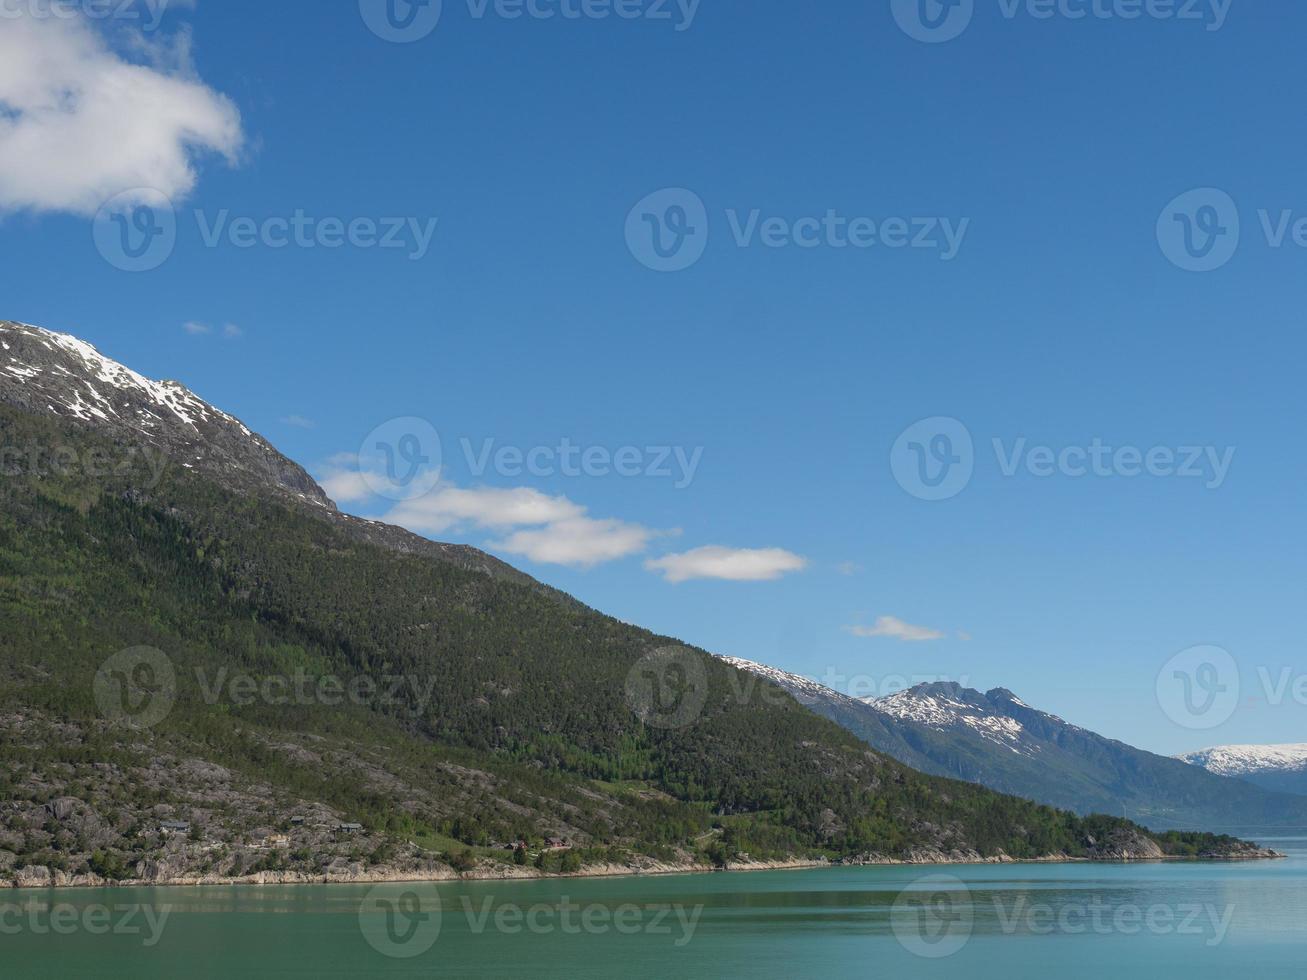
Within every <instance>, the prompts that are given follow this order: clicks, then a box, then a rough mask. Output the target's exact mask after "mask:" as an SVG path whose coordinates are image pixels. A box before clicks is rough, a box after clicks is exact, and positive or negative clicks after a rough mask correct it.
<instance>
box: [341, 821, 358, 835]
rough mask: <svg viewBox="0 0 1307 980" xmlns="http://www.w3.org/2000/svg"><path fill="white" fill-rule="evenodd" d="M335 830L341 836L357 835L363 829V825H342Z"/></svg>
mask: <svg viewBox="0 0 1307 980" xmlns="http://www.w3.org/2000/svg"><path fill="white" fill-rule="evenodd" d="M336 829H337V830H338V831H340V832H341V833H342V834H357V833H358V832H359V831H360V830H362V829H363V825H362V824H361V823H342V824H339V825H337V827H336Z"/></svg>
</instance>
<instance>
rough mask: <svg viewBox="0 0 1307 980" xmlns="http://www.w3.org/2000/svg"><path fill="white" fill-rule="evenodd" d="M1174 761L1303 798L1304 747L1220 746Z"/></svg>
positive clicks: (1306, 778) (1306, 786)
mask: <svg viewBox="0 0 1307 980" xmlns="http://www.w3.org/2000/svg"><path fill="white" fill-rule="evenodd" d="M1178 758H1179V759H1180V760H1181V761H1183V762H1187V763H1189V764H1190V765H1193V766H1201V767H1202V768H1204V769H1206V770H1207V771H1208V772H1213V773H1216V774H1217V775H1218V776H1230V777H1232V778H1234V779H1242V780H1245V781H1247V782H1250V783H1255V784H1256V785H1258V786H1261V787H1262V788H1263V789H1269V790H1272V791H1274V792H1278V793H1296V794H1298V795H1300V796H1307V745H1221V746H1217V747H1216V748H1212V749H1203V751H1201V752H1191V753H1189V754H1188V755H1182V756H1178Z"/></svg>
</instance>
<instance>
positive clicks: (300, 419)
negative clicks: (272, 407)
mask: <svg viewBox="0 0 1307 980" xmlns="http://www.w3.org/2000/svg"><path fill="white" fill-rule="evenodd" d="M281 424H282V425H289V426H291V427H292V428H295V429H312V428H314V427H315V426H316V425H317V424H318V423H316V422H314V421H313V419H306V418H305V417H304V416H303V415H287V416H285V417H284V418H282V420H281Z"/></svg>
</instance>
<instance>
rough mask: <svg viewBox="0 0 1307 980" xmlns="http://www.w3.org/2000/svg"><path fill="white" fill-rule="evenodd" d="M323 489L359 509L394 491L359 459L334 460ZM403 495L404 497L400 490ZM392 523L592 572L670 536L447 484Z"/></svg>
mask: <svg viewBox="0 0 1307 980" xmlns="http://www.w3.org/2000/svg"><path fill="white" fill-rule="evenodd" d="M318 482H319V483H321V485H322V488H323V490H325V491H326V493H327V495H328V496H329V497H331V498H332V499H333V500H335V501H337V502H338V503H343V504H359V503H363V502H365V501H368V500H372V499H375V498H376V497H377V496H379V495H380V494H379V493H378V491H379V490H385V489H387V480H386V477H385V476H384V475H383V474H382V473H380V472H372V471H370V470H369V471H367V472H364V471H362V470H360V469H359V461H358V457H356V456H353V455H351V454H348V453H345V454H341V455H338V456H334V457H332V458H331V459H330V460H328V461H327V463H326V465H325V467H324V468H323V470H322V471H321V472H320V474H319V480H318ZM395 491H396V493H395V495H396V496H400V495H401V493H402V491H401V490H400V488H395ZM382 520H384V521H386V522H387V523H388V524H396V525H398V526H400V527H404V528H408V530H410V531H412V532H414V533H415V534H423V535H434V534H447V533H465V532H470V531H486V532H490V533H492V534H497V535H498V537H497V538H496V539H494V540H491V541H488V542H487V543H486V545H485V546H486V547H488V548H491V549H493V550H496V551H501V552H504V553H505V554H510V555H521V556H522V557H524V558H529V559H530V560H531V561H534V562H537V563H540V564H547V565H568V566H572V567H576V568H590V567H593V566H595V565H599V564H602V563H604V562H610V561H616V560H618V559H620V558H626V557H628V556H630V555H635V554H639V553H641V552H643V551H644V550H646V548H648V546H649V542H650V541H651V540H653V539H654V538H655V537H657V536H659V535H660V534H663V533H665V532H661V531H657V530H654V529H652V528H648V527H644V526H642V525H640V524H633V523H630V522H628V521H622V520H618V519H616V518H596V517H591V516H590V515H589V513H588V512H587V510H586V508H585V507H583V506H582V505H581V504H578V503H576V502H575V501H572V500H569V499H568V498H567V497H562V496H550V495H549V494H546V493H542V492H541V491H539V490H536V489H534V488H532V487H459V486H455V485H454V484H451V483H449V482H447V481H446V482H442V483H440V484H439V485H438V486H437V487H436V488H435V489H434V490H431V491H430V492H428V493H425V494H422V495H420V496H416V497H413V498H412V499H408V500H399V501H398V502H396V503H394V504H393V505H392V506H391V508H390V510H389V511H387V512H386V513H385V514H384V515H382Z"/></svg>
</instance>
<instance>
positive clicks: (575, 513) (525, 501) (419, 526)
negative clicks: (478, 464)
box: [386, 485, 585, 534]
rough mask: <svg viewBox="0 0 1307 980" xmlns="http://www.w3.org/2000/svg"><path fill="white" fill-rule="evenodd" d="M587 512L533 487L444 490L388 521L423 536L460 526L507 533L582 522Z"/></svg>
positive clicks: (400, 508) (401, 508)
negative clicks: (504, 530)
mask: <svg viewBox="0 0 1307 980" xmlns="http://www.w3.org/2000/svg"><path fill="white" fill-rule="evenodd" d="M584 514H585V508H584V507H581V506H580V505H579V504H574V503H572V501H570V500H568V499H567V498H566V497H550V496H548V495H547V494H543V493H541V492H540V491H539V490H533V489H531V488H530V487H516V488H514V489H511V490H504V489H499V488H496V487H477V488H476V489H472V490H465V489H462V488H459V487H454V486H448V485H446V486H441V487H438V488H436V489H435V490H433V491H432V492H431V493H429V494H427V495H426V496H424V497H418V498H417V499H415V500H406V501H403V502H402V503H400V504H398V505H397V506H396V507H395V508H394V509H393V510H392V511H391V512H390V513H389V514H387V515H386V520H387V521H389V522H391V523H392V524H399V525H400V526H401V527H406V528H408V529H409V530H410V531H416V532H418V533H420V534H433V533H439V532H441V531H446V530H448V529H449V528H451V527H456V526H459V525H472V526H475V527H486V528H497V529H506V528H511V527H520V526H522V525H531V524H551V523H554V522H556V521H566V520H573V519H576V518H579V517H581V516H583V515H584Z"/></svg>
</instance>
